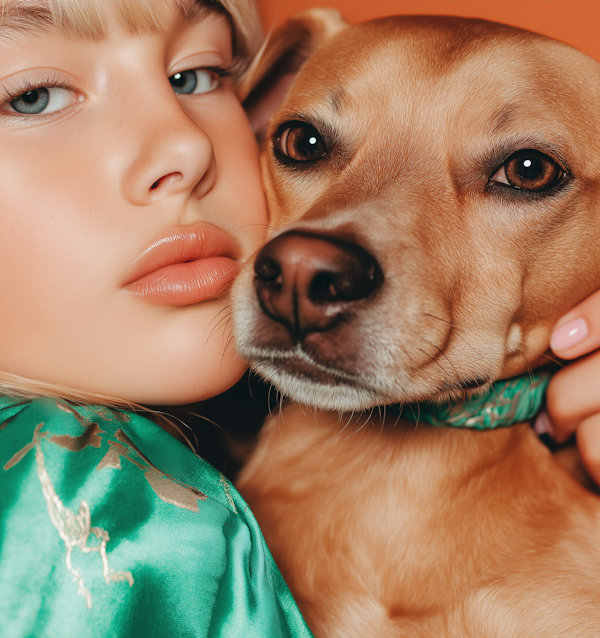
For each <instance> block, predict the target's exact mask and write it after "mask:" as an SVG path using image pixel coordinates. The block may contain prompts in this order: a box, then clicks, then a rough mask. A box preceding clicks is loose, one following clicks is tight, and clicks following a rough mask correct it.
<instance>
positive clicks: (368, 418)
mask: <svg viewBox="0 0 600 638" xmlns="http://www.w3.org/2000/svg"><path fill="white" fill-rule="evenodd" d="M373 410H374V408H371V410H370V411H369V414H368V416H367V418H366V419H365V421H364V423H363V424H362V425H361V426H360V427H359V428H358V430H355V431H354V432H352V434H349V435H348V436H347V437H345V438H344V441H347V440H348V439H349V438H351V437H353V436H354V435H355V434H358V433H359V432H360V431H361V430H362V429H363V428H364V427H365V425H367V423H368V422H369V421H370V420H371V417H372V416H373Z"/></svg>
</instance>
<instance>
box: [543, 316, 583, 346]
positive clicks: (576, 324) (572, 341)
mask: <svg viewBox="0 0 600 638" xmlns="http://www.w3.org/2000/svg"><path fill="white" fill-rule="evenodd" d="M588 334H589V332H588V327H587V323H586V321H585V319H573V321H569V323H566V324H565V325H564V326H561V327H560V328H557V329H556V330H555V331H554V332H553V333H552V338H551V339H550V347H551V348H552V350H568V349H569V348H572V347H573V346H576V345H577V344H578V343H580V342H581V341H583V340H584V339H585V338H586V337H587V336H588Z"/></svg>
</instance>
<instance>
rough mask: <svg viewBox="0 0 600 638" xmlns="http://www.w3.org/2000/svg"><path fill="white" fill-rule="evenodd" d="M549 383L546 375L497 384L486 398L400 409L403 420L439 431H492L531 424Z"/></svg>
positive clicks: (486, 394) (471, 398)
mask: <svg viewBox="0 0 600 638" xmlns="http://www.w3.org/2000/svg"><path fill="white" fill-rule="evenodd" d="M549 382H550V375H549V374H548V373H547V372H542V373H531V374H528V375H523V376H520V377H514V378H512V379H503V380H501V381H496V382H495V383H493V384H492V386H491V387H490V388H489V389H488V390H487V391H485V392H484V393H483V394H474V395H472V396H470V397H468V398H466V399H463V400H460V401H448V402H445V403H433V402H424V403H410V404H407V405H404V406H399V407H398V409H399V410H401V413H402V418H404V419H406V420H408V421H412V422H413V423H419V422H424V423H429V424H430V425H435V426H438V427H454V428H470V429H473V430H492V429H495V428H500V427H508V426H511V425H514V424H515V423H523V422H525V421H530V420H531V419H532V418H533V417H534V416H535V415H536V414H537V413H538V412H539V411H540V408H541V407H542V402H543V400H544V395H545V393H546V389H547V388H548V383H549Z"/></svg>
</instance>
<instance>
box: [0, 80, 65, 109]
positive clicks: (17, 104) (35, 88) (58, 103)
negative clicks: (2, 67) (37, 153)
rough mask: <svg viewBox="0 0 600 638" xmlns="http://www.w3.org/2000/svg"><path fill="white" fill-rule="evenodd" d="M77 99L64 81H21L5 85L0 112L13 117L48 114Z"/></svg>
mask: <svg viewBox="0 0 600 638" xmlns="http://www.w3.org/2000/svg"><path fill="white" fill-rule="evenodd" d="M76 101H77V95H76V93H75V91H73V88H72V87H71V86H70V85H69V84H68V83H66V82H62V81H60V82H58V81H54V80H44V81H39V82H28V81H25V82H22V83H20V84H19V85H18V86H14V87H6V88H5V89H4V97H3V99H2V100H0V112H4V115H8V116H14V117H19V116H21V117H35V116H44V115H50V114H51V113H56V112H57V111H61V110H62V109H64V108H66V107H68V106H70V105H71V104H73V103H74V102H76Z"/></svg>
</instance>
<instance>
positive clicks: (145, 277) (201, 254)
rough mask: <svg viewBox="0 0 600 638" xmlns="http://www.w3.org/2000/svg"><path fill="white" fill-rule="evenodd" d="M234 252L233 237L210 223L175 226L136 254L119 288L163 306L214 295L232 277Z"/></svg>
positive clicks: (236, 266) (234, 264)
mask: <svg viewBox="0 0 600 638" xmlns="http://www.w3.org/2000/svg"><path fill="white" fill-rule="evenodd" d="M238 252H239V247H238V245H237V244H236V242H235V241H234V240H233V238H232V237H231V236H230V235H228V234H227V233H226V232H224V231H222V230H219V229H218V228H215V227H214V226H190V227H185V228H178V229H176V230H174V231H173V232H171V233H168V234H166V235H165V236H164V237H162V238H161V239H159V240H158V241H156V242H154V243H153V244H152V245H151V246H150V247H149V248H147V249H146V250H145V251H144V252H143V253H142V254H141V255H140V257H139V258H138V259H137V260H136V263H135V265H134V267H133V271H132V274H131V278H130V279H129V283H127V284H126V285H125V286H124V287H123V289H124V290H127V291H128V292H131V293H133V294H135V295H137V296H140V297H143V298H144V299H145V300H146V301H149V302H151V303H155V304H159V305H165V306H187V305H189V304H194V303H199V302H200V301H206V300H207V299H214V298H215V297H220V296H221V295H223V294H224V293H225V292H226V291H227V288H228V286H229V285H230V284H231V282H232V281H233V279H234V277H235V275H236V272H237V268H238V262H237V261H236V258H235V257H236V254H237V253H238Z"/></svg>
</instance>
